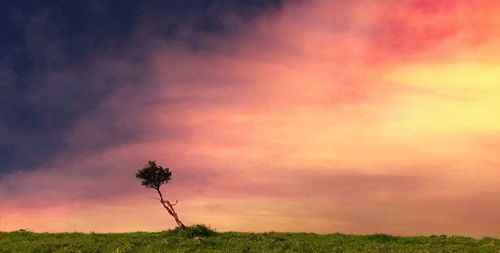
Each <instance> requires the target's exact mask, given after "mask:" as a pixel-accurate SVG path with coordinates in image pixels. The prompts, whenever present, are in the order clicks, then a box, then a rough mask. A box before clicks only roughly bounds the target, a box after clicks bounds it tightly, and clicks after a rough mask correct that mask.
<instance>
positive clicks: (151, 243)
mask: <svg viewBox="0 0 500 253" xmlns="http://www.w3.org/2000/svg"><path fill="white" fill-rule="evenodd" d="M0 252H1V253H3V252H9V253H10V252H12V253H23V252H38V253H43V252H82V253H83V252H92V253H95V252H115V253H118V252H131V253H132V252H133V253H141V252H394V253H395V252H401V253H411V252H421V253H424V252H425V253H431V252H436V253H437V252H439V253H443V252H453V253H456V252H458V253H459V252H491V253H500V239H494V238H490V237H485V238H481V239H473V238H469V237H461V236H445V235H442V236H429V237H424V236H422V237H395V236H389V235H384V234H376V235H366V236H358V235H346V234H328V235H319V234H312V233H275V232H270V233H239V232H225V233H213V232H211V231H208V232H207V231H201V232H200V231H194V232H189V233H186V232H182V231H179V230H178V229H177V230H169V231H164V232H157V233H147V232H136V233H116V234H97V233H90V234H82V233H58V234H51V233H31V232H25V231H20V232H11V233H1V234H0Z"/></svg>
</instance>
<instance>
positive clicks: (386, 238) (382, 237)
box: [367, 234, 398, 243]
mask: <svg viewBox="0 0 500 253" xmlns="http://www.w3.org/2000/svg"><path fill="white" fill-rule="evenodd" d="M367 238H368V239H370V240H372V241H376V242H379V243H384V242H391V241H396V240H397V239H398V238H397V237H394V236H392V235H386V234H373V235H368V236H367Z"/></svg>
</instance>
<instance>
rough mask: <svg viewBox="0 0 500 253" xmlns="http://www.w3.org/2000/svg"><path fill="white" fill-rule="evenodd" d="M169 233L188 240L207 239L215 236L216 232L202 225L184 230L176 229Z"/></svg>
mask: <svg viewBox="0 0 500 253" xmlns="http://www.w3.org/2000/svg"><path fill="white" fill-rule="evenodd" d="M171 231H172V232H173V233H175V234H178V235H182V236H186V237H189V238H193V237H208V236H214V235H217V232H216V231H215V230H213V229H211V228H210V227H209V226H206V225H203V224H197V225H192V226H188V227H186V228H185V229H182V228H179V227H177V228H175V229H173V230H171Z"/></svg>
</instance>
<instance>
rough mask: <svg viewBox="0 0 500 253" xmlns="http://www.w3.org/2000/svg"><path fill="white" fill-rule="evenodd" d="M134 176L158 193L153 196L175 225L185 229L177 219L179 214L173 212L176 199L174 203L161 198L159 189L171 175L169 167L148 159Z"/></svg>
mask: <svg viewBox="0 0 500 253" xmlns="http://www.w3.org/2000/svg"><path fill="white" fill-rule="evenodd" d="M135 176H136V177H137V178H138V179H141V180H142V185H143V186H145V187H146V188H153V189H155V190H156V192H158V195H160V198H159V199H158V198H155V199H158V200H159V201H160V202H161V204H162V205H163V207H164V208H165V210H167V212H168V213H169V214H170V215H172V217H174V219H175V222H176V223H177V225H178V226H179V227H180V228H182V229H185V228H186V226H185V225H184V223H182V221H181V220H180V219H179V216H178V215H177V213H176V212H175V209H174V206H175V205H176V204H177V202H178V201H177V200H176V201H175V203H173V204H172V203H170V201H168V200H166V199H164V198H163V194H162V193H161V191H160V187H161V186H162V185H163V184H166V183H168V181H170V179H171V177H172V172H170V170H169V168H163V167H162V166H158V165H156V162H155V161H149V162H148V164H146V165H145V166H144V167H143V168H142V169H140V170H138V171H137V173H136V174H135Z"/></svg>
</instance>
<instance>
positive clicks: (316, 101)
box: [0, 1, 498, 235]
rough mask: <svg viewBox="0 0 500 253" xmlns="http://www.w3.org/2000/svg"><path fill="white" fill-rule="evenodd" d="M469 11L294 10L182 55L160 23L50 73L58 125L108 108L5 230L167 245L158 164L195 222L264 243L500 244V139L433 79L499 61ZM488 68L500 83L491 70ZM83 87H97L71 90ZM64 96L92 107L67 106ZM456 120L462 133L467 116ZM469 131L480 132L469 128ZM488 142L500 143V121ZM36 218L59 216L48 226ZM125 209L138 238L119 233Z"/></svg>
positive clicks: (426, 5)
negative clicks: (473, 239)
mask: <svg viewBox="0 0 500 253" xmlns="http://www.w3.org/2000/svg"><path fill="white" fill-rule="evenodd" d="M467 3H468V2H461V1H459V2H458V3H453V2H446V1H445V2H443V3H431V2H427V1H404V2H402V3H399V2H398V3H395V2H393V1H386V2H377V3H374V2H371V1H350V2H345V1H310V2H292V3H287V4H286V5H285V6H284V7H283V8H282V9H280V10H275V11H271V12H266V13H263V14H262V15H260V16H259V17H258V18H255V19H251V20H249V21H248V22H247V23H241V24H240V25H239V26H237V27H238V29H234V30H231V29H230V31H231V32H230V33H223V35H221V34H210V33H206V32H204V31H203V29H202V30H201V31H200V30H199V29H196V28H191V27H190V26H187V27H182V29H180V30H177V31H176V32H178V33H179V34H181V35H180V36H179V37H175V38H166V37H165V36H164V34H161V33H158V31H157V30H155V29H156V28H154V29H153V28H151V25H152V24H151V22H149V21H151V20H155V19H154V17H156V16H152V18H151V19H148V18H144V20H145V21H143V23H141V24H140V25H138V26H137V27H136V29H134V33H133V38H132V39H130V40H128V41H127V43H125V44H124V45H123V46H120V47H117V48H114V50H113V52H112V53H109V54H108V53H107V51H106V50H103V51H98V53H96V54H91V55H89V56H88V57H86V58H85V60H83V61H79V62H78V63H77V64H74V65H71V66H68V67H65V68H63V69H62V70H63V71H53V72H48V74H44V75H43V78H42V79H41V83H42V85H41V88H34V89H35V91H36V92H34V93H32V94H33V95H32V96H33V99H34V100H36V99H37V97H38V98H41V100H40V101H38V102H37V103H36V104H44V105H43V106H42V107H41V108H46V109H44V110H46V111H47V112H54V111H57V110H54V108H55V107H57V106H59V105H60V104H64V105H70V106H71V105H74V106H76V107H78V106H81V105H82V104H88V106H89V107H91V108H92V109H91V110H84V111H85V113H84V114H82V115H80V116H79V117H77V118H75V119H73V120H72V121H71V124H70V127H68V128H66V129H65V131H62V132H61V133H60V136H61V138H60V141H61V143H62V145H61V146H62V147H64V149H63V150H62V151H61V152H58V153H57V155H56V156H54V157H53V158H52V159H49V160H48V161H47V162H46V163H44V164H43V166H39V167H38V168H37V169H36V170H34V171H22V172H15V173H10V174H9V175H7V176H4V177H3V178H2V179H1V181H0V190H1V191H0V192H2V195H0V200H1V201H2V203H5V204H4V205H3V207H2V209H1V211H2V213H3V214H2V216H8V218H7V219H6V220H7V221H6V223H4V224H6V226H7V229H15V228H16V227H18V226H21V224H32V226H33V228H34V229H36V230H50V231H61V230H68V229H69V230H90V229H95V230H99V231H119V230H122V231H123V230H127V231H129V230H137V229H140V230H155V229H163V228H165V227H166V226H169V225H171V224H169V223H167V222H165V223H162V224H157V223H152V222H149V221H139V220H138V219H137V218H133V217H134V216H133V215H134V214H139V213H140V214H141V215H144V214H147V215H151V216H152V217H156V215H158V217H160V215H162V214H161V211H162V210H161V209H160V208H158V209H159V210H157V209H154V208H151V206H152V205H154V204H155V203H152V201H151V199H150V198H149V197H151V196H152V194H153V193H152V192H150V191H148V190H146V189H142V190H141V187H140V185H139V184H138V182H135V181H136V180H135V179H134V178H133V173H134V172H135V170H137V169H138V168H140V167H141V166H142V165H143V164H144V163H145V162H146V161H147V160H157V161H158V162H159V163H160V164H162V165H164V166H167V167H171V168H172V170H173V171H174V179H173V182H172V184H169V185H166V187H165V190H166V192H167V193H166V194H167V196H169V198H172V199H179V200H180V201H181V203H180V204H179V208H180V213H182V214H184V215H185V216H183V217H185V218H186V219H187V220H188V221H189V223H192V222H200V221H202V222H209V223H213V224H214V226H216V227H219V228H222V229H231V230H240V229H249V230H260V231H261V230H271V229H274V230H293V231H298V230H302V231H304V230H307V231H317V232H334V231H341V232H355V233H374V232H387V233H403V234H420V233H442V232H446V233H473V234H476V235H477V234H484V233H489V234H494V233H498V230H495V228H494V227H493V225H491V224H494V223H489V222H491V221H496V220H497V219H498V215H496V213H498V212H484V213H483V214H484V217H481V218H478V219H476V220H474V221H473V222H471V223H468V222H465V221H463V220H469V219H468V218H471V215H472V213H473V211H474V210H477V209H480V208H483V209H488V210H497V209H498V206H497V205H496V204H494V203H495V201H492V200H495V197H494V195H493V194H492V193H495V189H496V186H497V185H498V182H497V180H496V179H495V178H497V177H496V176H498V172H496V171H495V170H494V168H495V166H494V163H492V161H495V157H496V156H495V154H494V152H491V151H488V148H487V147H485V146H482V144H481V143H482V142H480V141H479V140H484V136H485V135H483V134H484V132H483V130H484V128H482V127H481V126H479V127H478V125H477V124H473V123H470V122H469V121H467V118H468V117H469V116H470V115H480V114H477V113H478V112H479V111H481V110H482V109H484V107H485V104H483V103H478V104H474V105H475V106H474V107H470V105H471V104H468V102H467V101H464V100H461V99H457V98H462V97H463V96H464V93H463V92H461V91H454V92H453V94H452V95H453V96H445V95H449V94H448V92H447V90H446V89H444V88H443V87H442V86H441V85H436V84H435V83H432V82H428V80H426V79H424V80H422V79H420V78H421V77H420V75H418V73H422V72H421V71H424V73H427V72H426V71H430V72H431V73H433V75H436V76H439V78H436V79H434V80H438V81H440V82H441V83H442V82H444V83H446V84H448V83H450V82H451V83H452V84H457V83H456V82H455V81H454V80H455V79H453V75H454V73H451V74H450V73H449V72H450V71H449V69H450V67H449V66H452V65H449V63H450V62H454V61H455V60H456V59H463V58H462V57H465V58H468V57H469V58H470V57H472V56H470V55H469V56H464V55H462V54H461V50H466V52H467V53H469V54H472V55H473V56H474V55H475V56H477V57H478V59H484V58H483V57H485V56H484V55H486V53H485V52H484V51H483V52H481V50H478V51H474V50H475V48H478V47H480V45H484V46H485V48H486V49H485V48H483V50H486V52H491V51H489V50H488V48H494V47H492V46H491V45H492V44H491V43H492V41H486V40H487V39H484V40H483V39H477V38H479V37H481V35H483V32H480V33H479V34H475V33H474V32H473V31H474V27H475V25H474V24H482V22H485V21H482V19H480V18H477V17H475V16H474V15H472V14H471V13H470V12H469V11H468V9H467V8H469V7H474V8H479V7H480V6H475V5H472V4H467ZM451 10H452V11H451ZM481 10H482V9H481ZM456 12H459V13H461V14H463V16H462V17H459V15H456V14H455V13H456ZM485 13H486V14H487V13H489V12H487V11H485ZM490 14H491V13H490ZM486 16H489V15H486ZM464 19H465V20H466V21H464ZM476 19H477V20H476ZM148 20H149V21H148ZM431 21H434V22H431ZM437 21H439V22H437ZM220 22H223V23H224V22H229V23H231V22H232V19H227V20H222V21H220ZM486 23H488V22H486ZM223 26H224V25H223ZM493 26H494V25H493ZM490 28H491V27H490ZM485 29H486V28H485ZM486 30H487V31H489V29H486ZM471 32H472V34H471ZM456 40H458V42H457V41H456ZM194 42H195V43H194ZM144 47H145V48H147V49H144ZM473 49H474V50H473ZM474 52H478V53H477V55H476V54H475V53H474ZM122 53H123V54H125V55H126V56H125V57H119V56H120V55H122ZM137 55H140V56H141V57H140V58H139V59H140V60H139V61H137V58H135V56H137ZM431 63H432V64H431ZM429 66H431V67H429ZM463 66H469V65H463ZM476 67H477V68H478V69H480V70H481V71H486V72H487V73H492V72H491V70H492V69H493V68H484V63H482V62H481V63H480V64H479V65H477V66H476ZM422 69H423V70H422ZM451 69H452V70H454V68H451ZM465 70H467V71H469V70H470V69H468V68H465ZM473 70H474V69H473ZM481 71H480V72H481ZM451 72H453V71H451ZM398 73H399V74H398ZM400 73H406V74H400ZM415 73H416V74H415ZM434 73H435V74H434ZM471 79H473V80H476V78H475V77H474V76H472V77H471ZM69 82H74V83H75V85H76V87H83V86H85V85H90V86H91V87H94V88H90V89H87V88H86V89H84V91H80V90H79V89H78V88H75V89H69V90H66V89H65V87H66V86H65V85H66V84H67V83H69ZM108 84H109V85H112V86H113V87H112V88H110V89H109V90H108ZM451 86H452V87H453V85H451ZM47 87H54V89H55V90H56V92H62V93H66V92H70V91H71V92H75V93H78V94H80V93H81V92H83V94H82V96H85V98H82V100H78V101H77V102H74V101H73V100H72V99H71V98H74V97H73V96H70V97H68V99H69V100H71V101H65V100H63V101H52V100H50V99H47V98H48V97H51V96H48V95H47V93H51V92H53V91H52V90H51V89H48V88H47ZM448 87H449V86H448ZM471 89H475V88H474V87H472V86H471ZM85 92H88V93H85ZM103 93H105V94H106V95H105V96H102V97H101V95H102V94H103ZM37 94H39V95H37ZM94 94H100V95H99V96H100V97H99V99H97V100H94V99H93V96H94ZM442 94H445V95H442ZM495 94H496V93H495ZM495 94H493V95H492V97H491V99H493V98H495V97H496V96H495ZM60 95H61V96H62V97H64V96H63V95H64V94H60ZM61 96H57V97H61ZM77 97H79V96H77ZM72 101H73V102H72ZM450 101H451V102H450ZM488 101H493V100H488ZM450 103H451V104H450ZM450 105H453V107H450ZM448 109H450V110H451V109H453V110H456V111H454V112H455V114H453V115H459V116H460V117H459V116H457V117H456V118H453V117H449V116H450V114H448V113H449V112H450V110H448ZM69 111H70V112H72V111H74V110H69ZM461 112H468V113H467V115H465V114H460V113H461ZM470 117H472V116H470ZM478 117H479V116H478ZM56 118H57V117H56ZM467 122H469V126H470V127H469V128H461V129H460V130H461V131H458V130H457V128H455V127H456V126H457V124H459V123H460V124H463V123H467ZM485 122H486V121H485ZM485 125H488V126H491V128H490V129H489V132H488V133H489V134H493V135H495V133H496V132H497V130H498V128H497V125H496V124H495V122H494V121H493V120H491V121H487V122H486V123H485ZM482 133H483V134H482ZM471 150H474V154H471ZM471 178H474V180H471ZM475 197H477V199H479V200H484V201H476V200H474V198H475ZM26 200H30V201H29V202H28V203H30V205H31V206H26ZM130 203H134V205H133V206H131V205H130ZM33 205H34V206H35V207H36V208H37V209H39V210H43V209H45V208H46V209H47V210H50V211H47V212H46V213H41V214H39V215H40V216H39V217H44V218H43V219H36V218H30V215H32V213H31V212H32V211H31V210H30V207H31V208H33ZM82 206H84V207H85V208H82ZM473 206H474V207H473ZM476 206H479V207H480V208H479V207H478V208H477V209H476V208H475V207H476ZM82 209H84V210H82ZM111 210H112V212H113V213H120V214H121V215H123V217H124V220H127V222H124V221H123V220H121V221H119V222H118V221H116V220H110V221H108V222H107V223H106V224H107V225H108V227H106V226H104V225H103V224H101V223H102V222H103V221H104V220H106V219H107V218H109V217H111V214H109V213H108V212H109V211H111ZM50 212H53V213H57V214H58V217H57V219H56V218H54V217H52V216H51V215H50ZM4 214H8V215H4ZM113 215H114V214H113ZM125 217H126V219H125ZM141 217H143V216H141ZM256 220H259V221H261V223H259V224H256V222H255V221H256ZM128 221H129V222H128ZM49 223H56V224H57V223H58V225H48V224H49ZM98 223H99V224H98ZM117 223H120V224H119V225H117ZM467 227H474V229H473V230H471V231H468V230H467V229H466V228H467ZM480 227H482V228H483V229H480Z"/></svg>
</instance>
